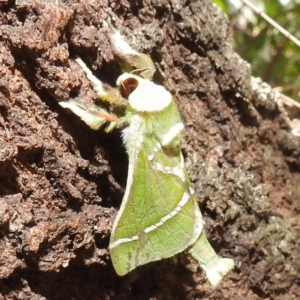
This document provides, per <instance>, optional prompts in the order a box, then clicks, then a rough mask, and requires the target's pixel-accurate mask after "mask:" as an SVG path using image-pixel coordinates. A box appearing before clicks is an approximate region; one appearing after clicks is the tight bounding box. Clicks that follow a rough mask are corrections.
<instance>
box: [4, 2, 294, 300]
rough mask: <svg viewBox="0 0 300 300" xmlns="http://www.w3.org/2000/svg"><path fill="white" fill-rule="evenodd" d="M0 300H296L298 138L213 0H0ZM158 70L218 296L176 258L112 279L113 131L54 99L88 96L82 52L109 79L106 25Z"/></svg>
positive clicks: (118, 163)
mask: <svg viewBox="0 0 300 300" xmlns="http://www.w3.org/2000/svg"><path fill="white" fill-rule="evenodd" d="M0 7H1V12H0V24H1V26H0V43H1V45H0V62H1V64H0V197H1V198H0V277H1V280H0V294H1V295H0V299H251V300H255V299H281V300H282V299H286V300H290V299H299V298H300V288H299V284H300V281H299V276H298V275H299V271H300V251H299V241H300V233H299V214H300V201H299V199H300V185H299V182H300V176H299V166H300V159H299V151H300V150H299V149H300V142H299V138H296V137H295V136H293V135H292V134H291V133H290V128H289V126H288V123H287V122H286V118H285V117H284V115H283V114H282V113H281V110H280V109H279V108H278V105H277V103H276V101H275V100H274V99H275V98H274V93H273V92H272V90H271V89H268V88H266V86H265V85H264V84H262V83H259V82H256V83H255V85H254V84H253V80H252V79H251V76H250V74H251V70H250V67H249V65H248V64H247V63H245V62H244V61H243V60H242V59H241V58H240V57H239V56H238V55H237V54H236V53H235V52H234V51H233V49H232V45H231V40H230V34H229V28H228V20H227V18H226V16H225V15H224V14H223V13H222V12H221V10H220V9H219V8H217V7H216V6H214V5H212V3H211V2H210V1H208V0H203V1H200V0H198V1H196V0H194V1H183V0H181V1H180V0H176V1H174V0H173V1H171V0H159V1H158V0H136V1H129V0H122V1H110V0H101V1H91V0H90V1H88V0H86V1H75V0H74V1H71V0H68V1H38V0H36V1H1V2H0ZM108 18H110V20H111V22H112V23H113V24H114V25H115V27H117V28H118V29H119V30H120V31H121V32H122V34H123V36H125V37H126V38H127V40H128V41H129V42H130V44H131V45H132V46H133V47H134V48H135V49H136V50H138V51H141V52H144V53H148V54H150V55H151V56H152V58H153V60H154V61H155V62H157V64H158V65H159V67H160V69H161V71H162V72H158V76H157V78H156V81H158V82H159V83H161V84H163V85H164V86H165V87H166V88H167V89H168V90H170V91H171V92H172V93H173V94H174V96H175V97H176V99H177V103H178V106H179V109H180V112H181V114H182V118H183V120H184V122H185V124H186V131H185V141H184V144H183V153H184V155H185V157H186V162H187V166H188V169H189V173H190V176H191V180H192V182H193V184H194V187H195V190H196V193H197V195H198V199H199V203H200V206H201V209H202V212H203V214H204V217H205V221H206V226H205V228H206V232H207V235H208V237H209V240H210V241H211V243H212V244H213V246H214V248H215V249H216V251H217V252H218V253H219V254H220V255H223V256H226V257H232V258H234V259H235V262H236V268H235V269H234V271H232V272H231V273H230V274H229V275H228V276H227V277H226V278H225V279H224V280H223V282H222V283H221V284H220V286H219V287H218V288H216V289H213V288H211V287H210V285H209V283H208V282H206V279H205V276H204V274H203V272H202V271H201V270H200V268H199V267H198V266H197V265H196V264H195V263H194V262H193V261H191V260H190V259H189V258H188V257H187V256H186V254H184V253H182V254H180V255H177V256H176V257H175V258H173V259H168V260H163V261H159V262H155V263H151V264H148V265H146V266H143V267H140V268H138V269H136V270H135V271H133V272H132V273H130V274H129V275H127V276H125V277H118V276H117V275H116V274H115V272H114V270H113V267H112V265H111V261H110V258H109V253H108V250H107V247H108V241H109V234H110V229H111V226H112V222H113V220H114V217H115V215H116V212H117V210H118V207H119V205H120V202H121V199H122V195H123V193H124V188H125V183H126V171H127V158H126V154H125V151H124V149H123V147H122V144H121V140H120V134H119V132H118V131H116V132H114V133H112V134H109V135H108V134H105V133H104V132H102V131H98V132H94V131H92V130H90V129H89V128H88V127H87V126H86V125H85V124H83V122H81V121H80V120H79V119H78V118H77V117H76V116H74V115H72V114H70V113H68V112H67V111H66V110H64V109H62V108H61V107H60V106H59V105H58V104H57V99H58V98H59V99H68V98H76V99H81V100H82V101H90V100H91V99H92V100H95V99H96V97H95V94H94V92H93V91H92V89H91V86H90V85H89V82H88V81H87V79H86V78H85V76H84V74H83V72H82V70H81V69H80V68H79V67H78V66H77V64H76V63H74V61H73V60H72V58H74V57H75V55H79V56H80V57H81V58H82V59H83V60H84V61H85V62H87V64H88V65H89V66H90V67H92V68H93V69H94V70H95V74H96V75H97V76H98V77H99V78H101V79H102V80H104V81H106V82H108V83H110V84H114V82H115V80H116V78H117V76H118V75H120V69H119V68H118V65H117V64H116V62H115V61H114V60H113V57H112V53H111V49H110V45H109V43H108V40H107V38H106V36H105V34H104V28H103V27H102V20H107V19H108Z"/></svg>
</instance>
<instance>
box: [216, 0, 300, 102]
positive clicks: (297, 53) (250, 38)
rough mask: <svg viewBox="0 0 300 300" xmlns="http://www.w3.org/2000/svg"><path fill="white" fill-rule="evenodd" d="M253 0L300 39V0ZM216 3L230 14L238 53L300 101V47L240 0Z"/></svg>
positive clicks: (256, 72)
mask: <svg viewBox="0 0 300 300" xmlns="http://www.w3.org/2000/svg"><path fill="white" fill-rule="evenodd" d="M250 1H251V3H253V4H254V5H256V6H258V8H259V9H260V11H263V12H264V13H266V14H267V15H268V16H269V17H271V18H272V19H273V20H275V21H276V22H277V23H278V24H280V25H281V26H282V27H283V28H284V29H286V30H287V31H288V32H290V33H291V34H292V35H294V36H295V37H296V38H297V39H300V0H291V1H285V2H288V3H287V4H282V3H281V1H279V0H272V1H268V0H265V1H262V0H260V1H255V0H250ZM213 2H215V3H216V4H217V5H218V6H220V7H221V8H222V9H223V11H224V12H225V13H226V14H227V15H228V17H229V20H230V26H231V31H232V36H233V43H234V47H235V49H236V52H237V53H239V54H240V55H241V56H242V57H243V58H244V59H245V60H246V61H248V62H249V63H250V64H251V66H252V74H253V76H256V77H260V78H262V79H263V81H266V82H268V83H269V84H270V85H271V86H273V87H277V88H279V90H280V91H282V92H283V93H284V94H286V95H287V96H289V97H291V98H293V99H295V100H297V101H300V95H299V90H300V48H299V47H298V46H297V45H295V44H294V43H293V42H292V41H290V40H289V39H288V38H286V37H285V36H284V35H282V34H281V33H280V32H278V31H277V29H275V28H273V27H272V26H271V25H270V24H268V23H267V22H266V21H265V20H264V19H263V18H262V17H261V16H260V15H258V14H256V13H255V12H254V11H252V10H251V8H249V7H247V6H245V5H243V4H242V3H241V2H240V1H237V0H235V1H234V0H231V1H230V0H228V1H225V0H213ZM282 2H284V1H282ZM234 3H235V4H238V3H240V5H242V6H239V7H238V8H237V7H236V6H234Z"/></svg>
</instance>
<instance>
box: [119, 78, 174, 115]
mask: <svg viewBox="0 0 300 300" xmlns="http://www.w3.org/2000/svg"><path fill="white" fill-rule="evenodd" d="M117 86H118V87H119V89H120V93H121V95H122V96H123V97H124V98H126V99H127V100H128V104H129V106H130V107H131V108H132V109H133V110H135V111H137V112H155V111H162V110H163V109H165V108H166V107H168V106H169V105H170V104H171V102H172V95H171V94H170V93H169V92H168V91H167V90H166V89H165V88H164V87H163V86H161V85H158V84H155V83H154V82H152V81H151V80H149V79H145V78H142V77H139V76H137V75H134V74H131V73H124V74H122V75H121V76H120V77H119V78H118V79H117Z"/></svg>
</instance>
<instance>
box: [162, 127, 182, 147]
mask: <svg viewBox="0 0 300 300" xmlns="http://www.w3.org/2000/svg"><path fill="white" fill-rule="evenodd" d="M183 128H184V125H183V123H181V122H180V123H177V124H175V125H173V126H172V127H171V128H170V130H169V131H168V132H167V133H166V134H165V135H164V136H163V138H162V141H161V144H162V145H163V146H167V145H169V144H170V142H171V141H172V140H173V139H174V138H175V137H176V136H177V135H178V134H179V133H180V132H181V131H182V130H183Z"/></svg>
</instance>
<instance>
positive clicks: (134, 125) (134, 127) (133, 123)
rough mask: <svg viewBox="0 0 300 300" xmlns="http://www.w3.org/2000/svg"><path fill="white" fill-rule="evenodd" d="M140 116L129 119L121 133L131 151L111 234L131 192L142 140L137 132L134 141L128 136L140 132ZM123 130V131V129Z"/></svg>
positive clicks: (128, 150) (128, 149) (141, 136)
mask: <svg viewBox="0 0 300 300" xmlns="http://www.w3.org/2000/svg"><path fill="white" fill-rule="evenodd" d="M140 127H141V118H140V116H138V115H135V116H133V117H132V118H131V120H130V125H129V127H128V128H126V130H125V133H123V139H126V141H125V142H126V148H127V152H132V154H131V155H129V158H130V159H129V164H128V175H127V183H126V191H125V194H124V197H123V200H122V204H121V206H120V209H119V212H118V214H117V217H116V219H115V221H114V224H113V228H112V234H113V233H114V231H115V230H116V228H117V226H118V223H119V220H120V218H121V216H122V215H123V212H124V210H125V207H126V204H127V202H128V197H129V193H130V192H131V186H132V183H133V176H134V166H135V162H136V159H137V154H138V153H139V151H140V148H141V146H142V142H143V135H142V134H139V135H138V137H137V138H136V140H135V141H129V140H128V137H129V136H130V135H131V136H132V132H131V131H134V132H140V130H141V128H140ZM123 132H124V131H123ZM132 142H134V145H131V143H132Z"/></svg>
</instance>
